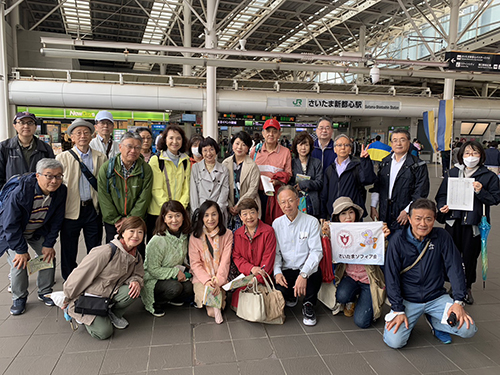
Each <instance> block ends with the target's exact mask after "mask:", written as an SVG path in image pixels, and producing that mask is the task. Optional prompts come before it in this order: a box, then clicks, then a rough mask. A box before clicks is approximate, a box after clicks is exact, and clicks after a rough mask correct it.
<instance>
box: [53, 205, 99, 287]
mask: <svg viewBox="0 0 500 375" xmlns="http://www.w3.org/2000/svg"><path fill="white" fill-rule="evenodd" d="M82 229H83V237H84V239H85V246H86V247H87V254H88V253H89V252H90V250H92V249H93V248H94V247H97V246H99V245H100V244H101V242H102V218H101V216H100V215H98V214H97V212H96V210H95V208H94V206H93V205H92V204H90V205H88V206H81V207H80V216H79V217H78V219H76V220H70V219H64V221H63V224H62V228H61V273H62V277H63V279H64V280H66V279H67V278H68V276H69V274H70V273H71V271H73V270H74V269H75V268H76V266H77V264H76V257H77V255H78V240H79V238H80V232H81V231H82Z"/></svg>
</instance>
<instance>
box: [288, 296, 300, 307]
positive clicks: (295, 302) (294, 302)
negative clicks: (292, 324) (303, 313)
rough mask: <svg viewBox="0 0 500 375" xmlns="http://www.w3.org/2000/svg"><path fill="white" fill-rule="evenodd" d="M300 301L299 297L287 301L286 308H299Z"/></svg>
mask: <svg viewBox="0 0 500 375" xmlns="http://www.w3.org/2000/svg"><path fill="white" fill-rule="evenodd" d="M298 301H299V298H298V297H295V298H294V299H292V300H286V301H285V306H286V307H290V308H294V307H295V306H297V302H298Z"/></svg>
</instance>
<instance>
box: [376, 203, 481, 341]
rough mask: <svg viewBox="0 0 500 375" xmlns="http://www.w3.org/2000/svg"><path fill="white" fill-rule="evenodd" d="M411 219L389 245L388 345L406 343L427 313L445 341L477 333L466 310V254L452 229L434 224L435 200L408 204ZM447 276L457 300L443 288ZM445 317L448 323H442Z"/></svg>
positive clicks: (433, 326)
mask: <svg viewBox="0 0 500 375" xmlns="http://www.w3.org/2000/svg"><path fill="white" fill-rule="evenodd" d="M408 220H409V222H410V225H409V226H408V227H407V228H404V229H401V230H399V231H397V232H396V233H395V234H394V236H393V237H392V238H391V240H390V241H389V247H388V249H387V260H386V267H385V281H386V287H387V297H388V298H389V302H390V303H391V307H392V310H391V312H390V313H389V314H387V316H386V318H385V320H386V322H387V323H386V326H385V331H384V341H385V343H386V344H387V345H389V346H390V347H391V348H395V349H397V348H402V347H403V346H405V345H406V343H407V342H408V339H409V337H410V334H411V331H412V329H413V327H415V324H416V323H417V320H418V319H419V318H420V317H421V316H422V315H423V314H426V319H427V322H428V324H429V325H430V326H431V329H432V332H433V334H434V335H435V336H436V338H438V339H439V340H440V341H441V342H442V343H444V344H449V343H451V336H450V334H454V335H457V336H460V337H463V338H469V337H472V336H474V334H475V333H476V331H477V328H476V326H475V325H474V322H473V320H472V318H471V317H470V316H469V315H468V314H467V313H466V312H465V310H464V306H465V303H464V298H465V295H466V287H465V275H464V270H463V265H462V258H461V257H460V253H459V252H458V250H457V248H456V247H455V244H454V243H453V239H452V238H451V236H450V235H449V234H448V232H446V231H445V230H444V229H442V228H434V227H433V226H434V221H435V220H436V205H435V203H434V202H432V201H430V200H428V199H418V200H416V201H415V202H413V203H412V204H411V206H410V216H409V219H408ZM445 276H447V277H448V279H449V280H450V283H451V287H452V290H453V299H452V298H451V297H450V296H449V295H448V294H447V293H446V289H445V288H444V281H445ZM443 316H445V317H446V318H447V321H448V322H447V323H442V322H441V320H442V318H443Z"/></svg>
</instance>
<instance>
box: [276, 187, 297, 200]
mask: <svg viewBox="0 0 500 375" xmlns="http://www.w3.org/2000/svg"><path fill="white" fill-rule="evenodd" d="M285 190H290V191H291V192H292V193H294V194H295V196H296V197H297V198H298V197H299V192H298V191H297V189H295V187H294V186H292V185H281V187H280V188H279V189H278V194H277V195H276V197H279V195H280V194H281V193H282V192H283V191H285Z"/></svg>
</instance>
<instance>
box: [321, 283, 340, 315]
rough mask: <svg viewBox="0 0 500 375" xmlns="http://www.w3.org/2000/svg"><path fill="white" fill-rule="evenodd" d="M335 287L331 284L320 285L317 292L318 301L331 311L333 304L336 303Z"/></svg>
mask: <svg viewBox="0 0 500 375" xmlns="http://www.w3.org/2000/svg"><path fill="white" fill-rule="evenodd" d="M336 294H337V287H336V286H335V284H334V283H333V282H329V283H321V288H320V289H319V292H318V299H319V300H320V301H321V302H322V303H323V305H325V306H326V307H328V308H329V309H330V310H333V308H334V307H335V304H336V303H337V296H336Z"/></svg>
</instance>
